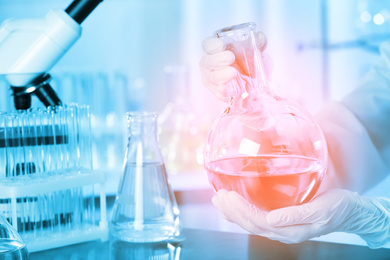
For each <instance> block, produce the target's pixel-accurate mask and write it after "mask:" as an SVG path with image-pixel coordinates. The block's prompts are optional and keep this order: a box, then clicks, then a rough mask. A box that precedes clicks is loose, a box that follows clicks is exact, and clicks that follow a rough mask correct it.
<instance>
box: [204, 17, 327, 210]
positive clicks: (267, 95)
mask: <svg viewBox="0 0 390 260" xmlns="http://www.w3.org/2000/svg"><path fill="white" fill-rule="evenodd" d="M255 28H256V25H255V24H254V23H245V24H239V25H235V26H232V27H227V28H223V29H220V30H218V31H216V32H215V37H218V38H221V39H222V40H223V41H224V43H225V46H226V50H229V51H232V52H233V53H234V55H235V61H234V63H233V64H232V65H231V66H233V67H234V68H236V70H237V72H238V73H237V75H236V77H235V78H234V79H233V80H232V81H231V82H229V83H228V84H230V86H229V87H231V88H232V89H234V92H233V93H235V94H234V95H233V96H232V97H231V98H230V102H229V104H228V107H227V108H226V110H225V111H224V112H223V113H222V114H221V115H220V116H218V117H217V119H216V120H215V121H214V123H213V125H212V127H211V129H210V131H209V133H208V136H207V139H206V144H205V149H204V167H205V169H206V173H207V176H208V179H209V182H210V183H211V185H212V186H213V188H214V190H216V191H218V190H219V189H225V190H228V191H236V192H237V193H239V194H240V195H241V196H243V197H244V198H245V199H247V200H248V201H249V202H250V203H252V204H254V205H255V206H257V207H259V208H261V209H263V210H267V211H269V210H274V209H277V208H282V207H287V206H293V205H299V204H302V203H306V202H308V201H310V200H311V199H312V198H313V196H314V195H315V194H316V192H317V190H318V188H319V186H320V183H321V180H322V178H323V176H324V174H325V172H326V169H327V160H328V155H327V154H328V153H327V145H326V140H325V138H324V135H323V133H322V131H321V129H320V127H319V126H318V124H317V123H316V122H315V121H314V120H313V118H312V116H311V115H310V114H309V113H308V112H307V111H306V110H305V109H303V108H301V107H300V106H299V105H298V104H296V103H294V102H293V101H291V100H288V99H286V98H282V97H280V96H278V95H277V94H276V93H275V91H274V90H273V89H272V88H271V87H270V84H269V82H268V81H267V78H266V74H265V73H264V67H263V62H262V56H261V52H260V50H259V49H258V48H257V46H258V44H257V38H256V31H255Z"/></svg>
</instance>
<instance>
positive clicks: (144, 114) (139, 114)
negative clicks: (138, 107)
mask: <svg viewBox="0 0 390 260" xmlns="http://www.w3.org/2000/svg"><path fill="white" fill-rule="evenodd" d="M126 116H127V118H128V119H130V118H132V119H140V118H151V119H156V118H157V116H158V112H154V111H153V112H152V111H129V112H126Z"/></svg>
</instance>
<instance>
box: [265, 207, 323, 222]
mask: <svg viewBox="0 0 390 260" xmlns="http://www.w3.org/2000/svg"><path fill="white" fill-rule="evenodd" d="M318 214H323V212H322V213H319V212H318V210H317V209H316V207H315V206H314V207H313V206H312V205H308V204H303V205H299V206H292V207H286V208H281V209H276V210H273V211H271V212H269V213H268V215H267V222H268V223H269V224H270V225H271V226H274V227H284V226H292V225H300V224H309V223H313V221H315V220H316V219H318V218H317V217H315V215H318ZM313 216H314V217H313Z"/></svg>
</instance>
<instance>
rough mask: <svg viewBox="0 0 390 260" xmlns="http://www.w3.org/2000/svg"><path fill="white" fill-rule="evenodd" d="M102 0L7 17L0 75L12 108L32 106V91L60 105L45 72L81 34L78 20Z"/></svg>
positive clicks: (1, 33) (0, 31)
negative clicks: (29, 15) (31, 15)
mask: <svg viewBox="0 0 390 260" xmlns="http://www.w3.org/2000/svg"><path fill="white" fill-rule="evenodd" d="M102 1H103V0H74V1H73V2H72V3H71V4H70V5H69V6H68V7H67V8H66V9H65V10H61V9H55V10H51V11H49V12H48V13H47V15H46V16H45V17H44V18H42V19H9V20H6V21H5V22H3V24H2V25H1V27H0V75H4V77H5V80H6V81H7V83H8V84H9V86H10V88H11V90H12V95H13V98H14V103H15V108H16V109H18V110H25V109H28V108H30V107H31V97H32V96H33V95H35V96H36V97H38V99H39V100H40V101H41V102H42V103H43V104H44V105H45V106H47V107H49V106H58V105H62V102H61V99H60V98H59V97H58V95H57V94H56V92H55V91H54V89H53V88H52V87H51V86H50V79H51V76H50V74H48V73H47V72H48V71H49V70H50V69H51V68H52V67H53V66H54V65H55V64H56V63H57V61H58V60H60V59H61V57H62V56H63V55H64V54H65V53H66V52H67V51H68V50H69V49H70V48H71V47H72V46H73V44H74V43H75V42H76V41H77V39H78V38H80V36H81V26H80V24H81V23H82V22H83V21H84V20H85V18H87V16H88V15H89V14H90V13H91V12H92V11H93V10H94V9H95V8H96V7H97V6H98V5H99V4H100V3H101V2H102Z"/></svg>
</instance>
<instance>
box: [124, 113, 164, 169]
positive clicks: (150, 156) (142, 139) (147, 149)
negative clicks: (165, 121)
mask: <svg viewBox="0 0 390 260" xmlns="http://www.w3.org/2000/svg"><path fill="white" fill-rule="evenodd" d="M127 123H128V131H129V140H128V146H127V156H126V158H127V162H128V163H137V164H141V163H142V164H143V163H148V162H153V163H156V162H159V163H163V158H162V155H161V151H160V147H159V144H158V139H157V113H149V112H131V113H128V114H127Z"/></svg>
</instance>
